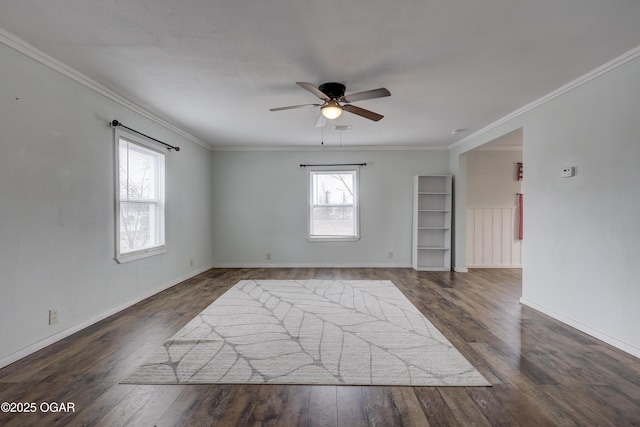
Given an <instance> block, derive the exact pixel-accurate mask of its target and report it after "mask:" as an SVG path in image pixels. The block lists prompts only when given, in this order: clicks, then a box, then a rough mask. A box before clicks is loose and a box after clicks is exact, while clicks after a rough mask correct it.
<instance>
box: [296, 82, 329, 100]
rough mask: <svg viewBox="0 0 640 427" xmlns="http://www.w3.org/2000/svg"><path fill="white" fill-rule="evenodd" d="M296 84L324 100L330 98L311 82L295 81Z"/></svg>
mask: <svg viewBox="0 0 640 427" xmlns="http://www.w3.org/2000/svg"><path fill="white" fill-rule="evenodd" d="M296 84H297V85H298V86H300V87H301V88H303V89H306V90H308V91H309V92H311V93H312V94H314V95H315V96H317V97H318V98H320V99H322V100H324V101H328V100H329V99H331V98H329V97H328V96H327V95H326V94H325V93H324V92H323V91H321V90H320V89H318V88H317V87H315V86H314V85H312V84H311V83H305V82H296Z"/></svg>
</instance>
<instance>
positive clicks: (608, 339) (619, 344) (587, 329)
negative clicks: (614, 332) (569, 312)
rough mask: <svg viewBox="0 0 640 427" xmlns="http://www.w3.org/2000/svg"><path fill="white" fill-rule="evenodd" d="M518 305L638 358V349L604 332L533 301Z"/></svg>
mask: <svg viewBox="0 0 640 427" xmlns="http://www.w3.org/2000/svg"><path fill="white" fill-rule="evenodd" d="M520 304H523V305H526V306H527V307H531V308H533V309H534V310H537V311H539V312H541V313H544V314H546V315H547V316H549V317H553V318H554V319H556V320H559V321H560V322H562V323H565V324H567V325H569V326H571V327H573V328H576V329H577V330H579V331H581V332H584V333H585V334H588V335H591V336H592V337H594V338H597V339H599V340H600V341H603V342H605V343H607V344H610V345H612V346H614V347H616V348H618V349H620V350H622V351H625V352H627V353H629V354H631V355H632V356H635V357H640V348H638V347H635V346H633V345H631V344H629V343H626V342H624V341H620V340H619V339H617V338H614V337H612V336H609V335H607V334H605V333H604V332H601V331H599V330H597V329H593V328H592V327H591V326H588V325H585V324H584V323H582V322H579V321H577V320H575V319H572V318H571V317H568V316H565V315H564V314H560V313H558V312H556V311H554V310H551V309H549V308H547V307H543V306H541V305H539V304H536V303H535V302H533V301H530V300H528V299H526V298H520Z"/></svg>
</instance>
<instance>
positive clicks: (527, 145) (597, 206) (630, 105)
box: [450, 52, 640, 356]
mask: <svg viewBox="0 0 640 427" xmlns="http://www.w3.org/2000/svg"><path fill="white" fill-rule="evenodd" d="M629 58H630V59H627V60H616V61H614V62H615V63H616V65H617V66H613V67H608V66H607V67H604V66H603V68H601V70H606V71H604V72H599V73H597V75H598V76H597V77H595V78H592V76H589V77H590V78H589V79H586V78H585V79H584V83H583V84H572V85H571V87H572V88H571V89H569V90H568V91H565V92H563V93H561V94H554V96H552V97H551V96H550V97H549V98H548V99H547V100H546V101H545V102H542V103H540V105H537V106H536V107H534V108H532V109H525V110H524V112H523V113H521V114H518V115H515V116H514V117H513V118H512V119H510V120H506V121H504V122H502V123H500V124H499V125H496V126H495V127H492V128H491V129H490V130H489V131H488V132H486V133H483V134H479V135H477V136H476V137H473V138H470V139H469V140H468V141H466V142H465V144H464V145H462V146H459V147H457V148H456V149H455V150H453V151H452V153H451V154H452V158H451V160H450V162H451V168H452V170H454V171H456V170H457V168H458V165H464V164H465V162H466V158H465V155H464V154H463V153H464V152H465V151H468V150H471V149H473V148H476V147H478V146H479V145H481V144H483V143H485V142H489V141H490V140H492V139H494V138H495V137H496V136H499V135H500V134H501V133H502V134H506V133H507V132H509V131H512V130H513V129H517V128H519V127H523V131H524V152H523V159H524V164H525V179H524V181H523V192H524V193H525V194H526V202H525V219H524V225H525V229H524V235H525V247H524V252H525V253H524V257H523V296H522V300H521V301H522V302H523V303H524V304H526V305H530V306H532V307H534V308H536V309H538V310H541V311H543V312H545V313H547V314H549V315H551V316H553V317H555V318H557V319H559V320H562V321H564V322H566V323H568V324H570V325H572V326H574V327H576V328H578V329H581V330H582V331H584V332H587V333H589V334H591V335H594V336H596V337H598V338H600V339H602V340H604V341H606V342H609V343H611V344H613V345H615V346H617V347H619V348H621V349H623V350H625V351H628V352H630V353H632V354H635V355H636V356H640V328H638V325H640V309H639V306H638V302H639V301H640V285H639V283H640V282H639V279H638V278H639V277H640V263H638V261H637V260H638V256H637V244H638V240H640V221H638V217H639V216H638V212H640V193H639V191H638V188H639V187H638V183H640V168H638V159H640V143H639V135H640V121H639V120H638V118H637V115H638V111H640V59H638V55H637V54H635V55H634V54H633V52H632V53H631V55H630V56H629ZM618 64H622V65H618ZM594 75H595V73H594ZM566 166H574V167H576V169H577V174H576V176H575V177H573V178H561V177H560V171H561V169H562V168H564V167H566ZM465 190H466V189H463V193H464V192H465ZM456 200H457V201H458V199H456ZM456 226H457V227H458V226H462V227H464V226H465V225H464V224H462V218H459V217H458V216H456Z"/></svg>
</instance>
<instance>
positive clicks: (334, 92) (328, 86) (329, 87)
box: [318, 82, 345, 99]
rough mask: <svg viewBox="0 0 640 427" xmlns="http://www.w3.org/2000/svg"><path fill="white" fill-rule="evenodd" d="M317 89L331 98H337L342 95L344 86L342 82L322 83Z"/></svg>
mask: <svg viewBox="0 0 640 427" xmlns="http://www.w3.org/2000/svg"><path fill="white" fill-rule="evenodd" d="M318 89H320V91H321V92H322V93H324V94H325V95H327V96H328V97H329V98H331V99H339V98H342V97H343V96H344V90H345V86H344V85H343V84H342V83H335V82H330V83H323V84H321V85H320V86H318Z"/></svg>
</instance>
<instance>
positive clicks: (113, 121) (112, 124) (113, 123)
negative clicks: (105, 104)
mask: <svg viewBox="0 0 640 427" xmlns="http://www.w3.org/2000/svg"><path fill="white" fill-rule="evenodd" d="M118 126H120V122H119V121H117V120H112V121H110V122H109V127H110V128H115V127H118Z"/></svg>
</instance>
